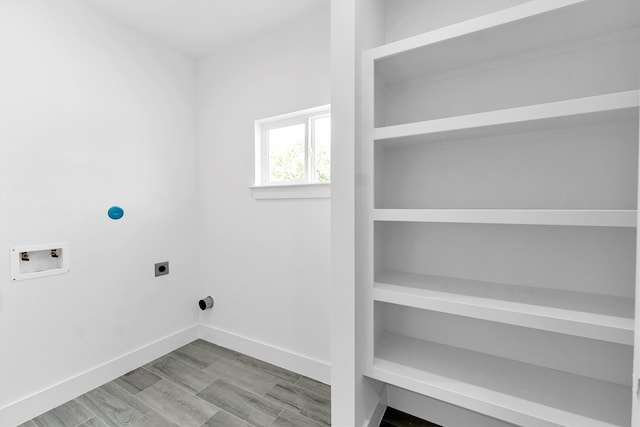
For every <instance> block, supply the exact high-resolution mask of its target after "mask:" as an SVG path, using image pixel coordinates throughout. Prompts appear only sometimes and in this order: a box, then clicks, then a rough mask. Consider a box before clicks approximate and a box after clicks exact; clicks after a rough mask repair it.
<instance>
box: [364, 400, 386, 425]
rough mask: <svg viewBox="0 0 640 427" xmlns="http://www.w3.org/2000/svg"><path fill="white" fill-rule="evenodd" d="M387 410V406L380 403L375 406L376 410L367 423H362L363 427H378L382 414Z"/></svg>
mask: <svg viewBox="0 0 640 427" xmlns="http://www.w3.org/2000/svg"><path fill="white" fill-rule="evenodd" d="M386 410H387V405H385V404H383V403H380V404H378V406H376V409H375V410H374V411H373V414H371V417H370V418H369V421H366V422H365V423H364V427H379V426H380V423H381V422H382V418H383V417H384V412H385V411H386Z"/></svg>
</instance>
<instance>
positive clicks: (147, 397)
mask: <svg viewBox="0 0 640 427" xmlns="http://www.w3.org/2000/svg"><path fill="white" fill-rule="evenodd" d="M136 397H137V398H139V399H140V400H142V401H143V402H144V403H146V404H147V405H149V406H150V407H152V408H154V409H155V410H156V411H157V412H158V413H159V414H160V415H162V416H163V417H165V418H167V419H168V420H170V421H173V422H175V423H177V424H178V425H179V426H181V427H200V426H201V425H202V423H204V422H205V421H207V420H208V419H209V418H211V417H212V416H213V415H214V414H215V413H216V412H218V411H219V410H220V409H219V408H217V407H215V406H214V405H212V404H211V403H209V402H207V401H205V400H202V399H200V398H199V397H197V396H194V395H193V394H190V393H187V392H186V391H185V390H183V389H182V388H180V387H178V386H177V385H174V384H172V383H170V382H168V381H165V380H160V381H158V382H157V383H155V384H153V385H152V386H150V387H148V388H146V389H145V390H143V391H141V392H140V393H138V394H137V395H136Z"/></svg>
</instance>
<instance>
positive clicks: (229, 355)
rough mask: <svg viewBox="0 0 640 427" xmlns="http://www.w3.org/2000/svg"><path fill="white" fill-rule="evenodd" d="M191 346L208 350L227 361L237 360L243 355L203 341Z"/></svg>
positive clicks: (199, 340) (195, 342)
mask: <svg viewBox="0 0 640 427" xmlns="http://www.w3.org/2000/svg"><path fill="white" fill-rule="evenodd" d="M191 344H193V345H195V346H196V347H199V348H201V349H203V350H207V351H208V352H210V353H213V354H215V355H217V356H220V357H224V358H225V359H237V358H238V357H240V356H242V354H241V353H238V352H237V351H233V350H230V349H228V348H225V347H221V346H219V345H217V344H213V343H210V342H209V341H205V340H202V339H198V340H195V341H194V342H192V343H191Z"/></svg>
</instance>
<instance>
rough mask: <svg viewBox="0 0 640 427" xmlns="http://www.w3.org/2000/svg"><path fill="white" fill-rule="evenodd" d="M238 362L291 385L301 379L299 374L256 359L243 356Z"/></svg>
mask: <svg viewBox="0 0 640 427" xmlns="http://www.w3.org/2000/svg"><path fill="white" fill-rule="evenodd" d="M237 360H238V361H239V362H241V363H243V364H245V365H247V366H250V367H252V368H253V369H258V370H260V371H263V372H266V373H268V374H270V375H272V376H274V377H276V378H279V379H281V380H283V381H288V382H290V383H295V382H296V381H298V380H299V379H300V377H301V375H300V374H297V373H295V372H293V371H289V370H287V369H284V368H281V367H280V366H276V365H272V364H271V363H267V362H263V361H262V360H259V359H255V358H253V357H251V356H245V355H241V356H240V357H238V359H237Z"/></svg>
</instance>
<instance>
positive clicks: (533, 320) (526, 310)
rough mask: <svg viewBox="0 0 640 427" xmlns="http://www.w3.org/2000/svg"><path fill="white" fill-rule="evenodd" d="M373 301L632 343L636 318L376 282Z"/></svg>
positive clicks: (614, 341) (621, 342)
mask: <svg viewBox="0 0 640 427" xmlns="http://www.w3.org/2000/svg"><path fill="white" fill-rule="evenodd" d="M373 299H374V301H381V302H386V303H391V304H397V305H403V306H407V307H414V308H420V309H424V310H432V311H437V312H441V313H448V314H454V315H459V316H465V317H471V318H476V319H483V320H488V321H493V322H500V323H506V324H510V325H516V326H522V327H528V328H534V329H541V330H545V331H550V332H557V333H562V334H568V335H574V336H581V337H585V338H591V339H597V340H603V341H608V342H613V343H618V344H625V345H633V338H634V320H633V319H628V318H623V317H615V316H607V315H602V314H596V313H586V312H580V311H576V310H566V309H560V308H555V307H546V306H540V305H532V304H523V303H518V302H512V301H504V300H497V299H490V298H480V297H475V296H469V295H462V294H455V293H446V292H438V291H432V290H427V289H416V288H412V287H408V286H401V285H394V284H389V283H380V282H376V283H375V287H374V290H373Z"/></svg>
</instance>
